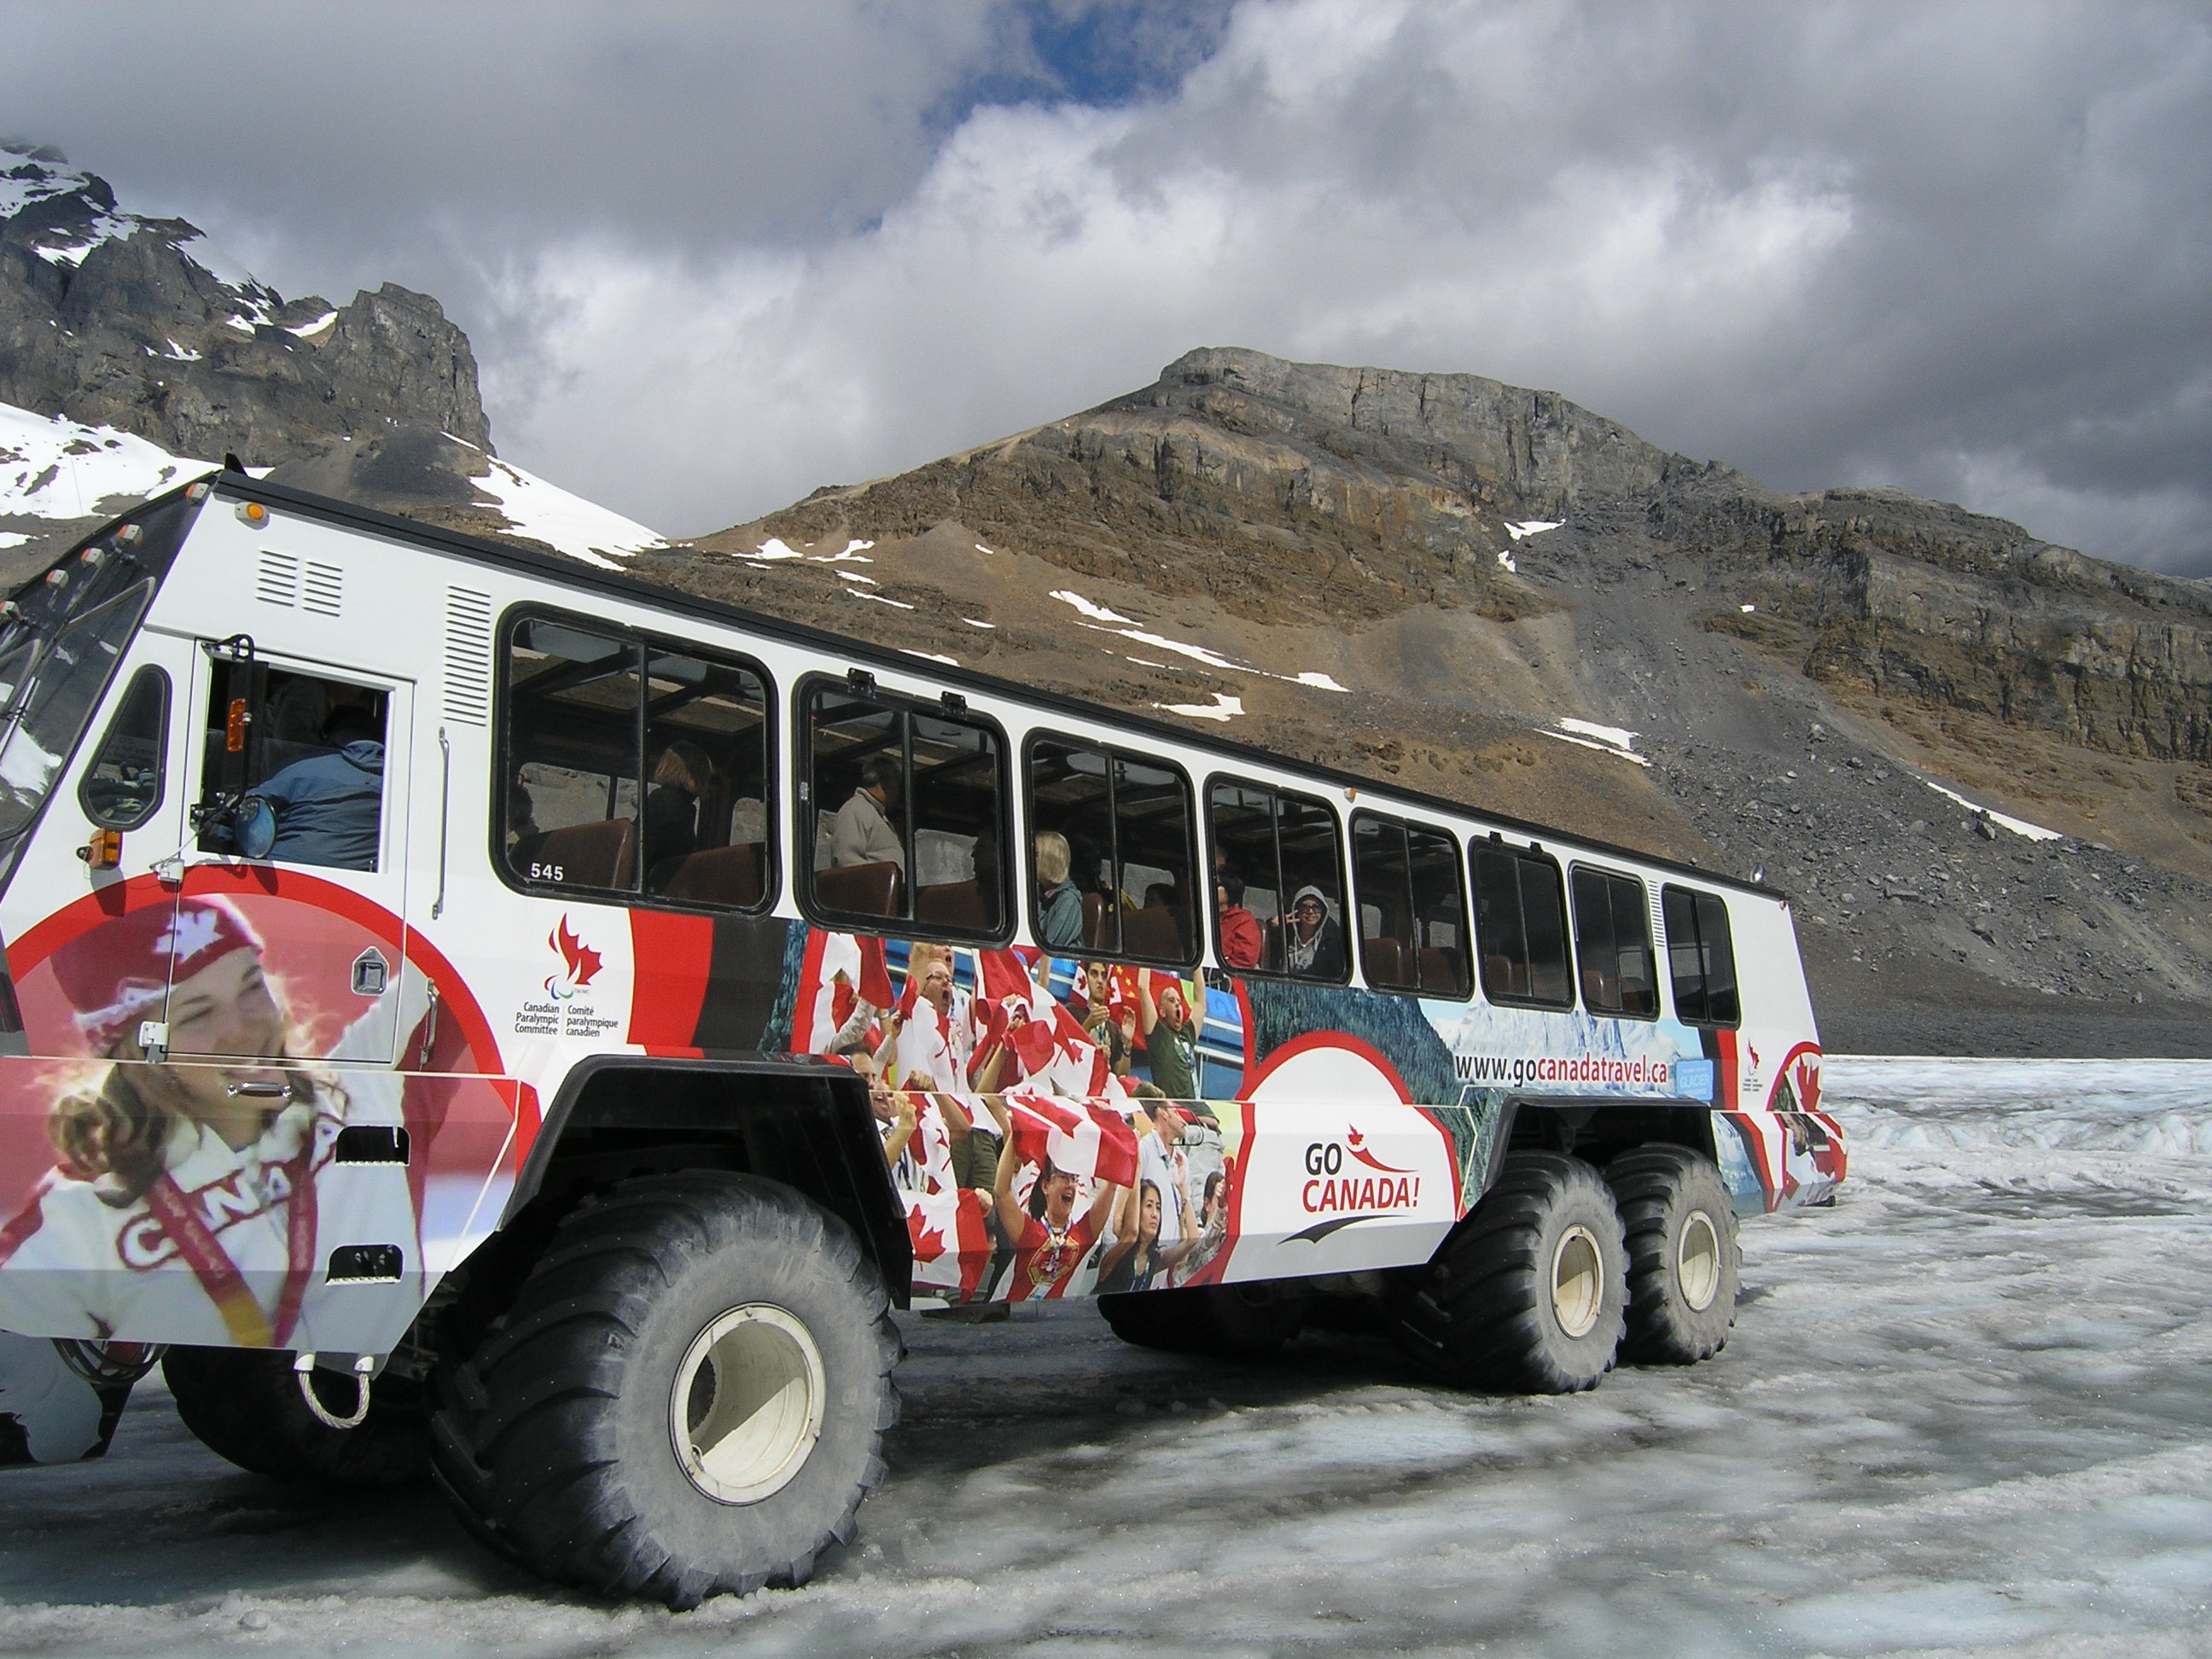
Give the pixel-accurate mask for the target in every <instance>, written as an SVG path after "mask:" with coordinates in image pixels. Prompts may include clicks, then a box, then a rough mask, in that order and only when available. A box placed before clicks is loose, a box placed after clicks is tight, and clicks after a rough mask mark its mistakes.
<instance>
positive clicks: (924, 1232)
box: [906, 1187, 991, 1301]
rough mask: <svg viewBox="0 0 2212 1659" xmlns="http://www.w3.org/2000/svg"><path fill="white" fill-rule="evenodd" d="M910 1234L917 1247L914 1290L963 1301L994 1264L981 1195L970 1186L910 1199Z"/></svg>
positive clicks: (913, 1196) (907, 1207)
mask: <svg viewBox="0 0 2212 1659" xmlns="http://www.w3.org/2000/svg"><path fill="white" fill-rule="evenodd" d="M906 1230H907V1235H908V1237H909V1238H911V1239H912V1240H913V1242H914V1285H915V1289H916V1290H924V1289H927V1290H929V1291H935V1292H937V1293H938V1294H940V1295H943V1296H945V1297H951V1298H953V1299H955V1300H959V1301H965V1300H966V1299H967V1298H968V1297H971V1296H973V1295H975V1287H976V1285H979V1284H981V1282H982V1278H983V1269H984V1268H986V1267H989V1266H990V1265H991V1235H990V1232H989V1231H988V1230H987V1229H986V1228H985V1226H984V1225H983V1199H982V1194H980V1193H978V1192H976V1191H975V1190H974V1189H973V1188H967V1187H948V1188H945V1189H943V1190H942V1191H939V1192H933V1193H909V1194H907V1195H906Z"/></svg>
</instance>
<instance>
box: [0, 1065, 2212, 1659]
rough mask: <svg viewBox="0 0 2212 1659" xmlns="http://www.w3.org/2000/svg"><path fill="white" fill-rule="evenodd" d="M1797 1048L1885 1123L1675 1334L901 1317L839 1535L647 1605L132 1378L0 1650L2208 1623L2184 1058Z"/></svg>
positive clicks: (2081, 1628)
mask: <svg viewBox="0 0 2212 1659" xmlns="http://www.w3.org/2000/svg"><path fill="white" fill-rule="evenodd" d="M1828 1086H1829V1091H1830V1093H1829V1103H1830V1104H1832V1105H1833V1106H1834V1107H1836V1109H1838V1111H1839V1112H1841V1113H1842V1114H1843V1115H1844V1116H1845V1117H1846V1118H1847V1119H1849V1120H1850V1121H1851V1122H1852V1123H1853V1124H1854V1126H1855V1127H1857V1129H1858V1131H1859V1132H1860V1133H1861V1134H1862V1135H1863V1137H1864V1138H1865V1140H1866V1142H1868V1143H1878V1142H1886V1143H1887V1144H1885V1145H1879V1146H1872V1147H1871V1149H1870V1150H1866V1151H1863V1152H1861V1153H1860V1154H1859V1155H1858V1156H1857V1158H1856V1159H1855V1167H1854V1171H1853V1180H1852V1182H1851V1183H1850V1186H1849V1187H1848V1188H1846V1191H1845V1194H1844V1199H1843V1201H1842V1202H1841V1203H1840V1204H1839V1205H1838V1206H1837V1207H1836V1208H1834V1209H1832V1210H1828V1211H1823V1212H1814V1213H1812V1214H1808V1215H1805V1216H1802V1217H1797V1218H1791V1219H1789V1220H1784V1221H1766V1222H1758V1223H1753V1224H1752V1225H1749V1226H1748V1227H1747V1229H1746V1231H1745V1236H1744V1242H1745V1256H1746V1266H1745V1282H1746V1286H1747V1288H1746V1291H1745V1297H1744V1303H1743V1306H1742V1310H1741V1318H1740V1320H1739V1322H1738V1324H1737V1328H1736V1333H1735V1338H1734V1340H1732V1341H1731V1342H1730V1343H1729V1346H1728V1348H1727V1349H1726V1351H1725V1352H1723V1353H1722V1354H1721V1355H1720V1356H1719V1357H1718V1358H1717V1359H1715V1360H1714V1361H1712V1362H1711V1363H1710V1364H1705V1365H1701V1366H1699V1367H1696V1368H1694V1369H1692V1370H1622V1371H1619V1372H1616V1373H1615V1374H1614V1375H1613V1376H1611V1377H1610V1378H1608V1379H1607V1382H1606V1384H1605V1386H1604V1387H1603V1388H1602V1389H1599V1390H1597V1391H1596V1392H1595V1393H1594V1394H1590V1395H1582V1396H1579V1397H1577V1398H1573V1399H1566V1400H1551V1399H1544V1400H1487V1399H1475V1398H1469V1397H1465V1396H1461V1395H1453V1394H1450V1393H1448V1392H1446V1391H1444V1390H1442V1389H1437V1388H1434V1387H1432V1386H1431V1385H1430V1384H1428V1383H1425V1382H1424V1381H1423V1380H1422V1379H1421V1378H1420V1377H1419V1376H1417V1375H1416V1374H1415V1373H1413V1371H1411V1370H1408V1369H1407V1366H1406V1365H1405V1364H1403V1362H1402V1361H1401V1360H1400V1359H1399V1358H1397V1357H1396V1356H1395V1354H1394V1352H1392V1351H1391V1349H1390V1348H1389V1346H1387V1345H1386V1344H1384V1343H1383V1342H1382V1341H1381V1340H1379V1339H1377V1338H1374V1337H1371V1336H1365V1335H1358V1334H1341V1335H1321V1336H1309V1337H1307V1338H1305V1339H1304V1340H1301V1341H1300V1343H1299V1344H1298V1345H1297V1346H1296V1347H1294V1348H1293V1349H1292V1350H1291V1352H1289V1353H1288V1354H1287V1355H1286V1356H1285V1358H1283V1359H1282V1360H1280V1361H1279V1362H1277V1363H1275V1364H1271V1365H1267V1366H1260V1367H1239V1366H1232V1365H1227V1364H1218V1363H1208V1362H1200V1361H1194V1360H1185V1359H1180V1358H1173V1357H1169V1356H1162V1355H1154V1354H1149V1353H1146V1352H1141V1351H1139V1350H1136V1349H1133V1348H1127V1347H1123V1346H1121V1345H1119V1344H1118V1343H1116V1342H1115V1340H1114V1339H1113V1338H1112V1336H1111V1335H1110V1334H1109V1333H1108V1332H1107V1331H1106V1329H1105V1328H1104V1327H1103V1325H1102V1324H1100V1323H1099V1322H1098V1321H1097V1319H1096V1317H1095V1316H1093V1315H1092V1314H1091V1313H1090V1312H1089V1311H1088V1310H1085V1309H1083V1308H1080V1307H1070V1308H1065V1309H1058V1310H1054V1311H1053V1312H1051V1313H1050V1314H1048V1315H1047V1316H1043V1317H1024V1316H1022V1315H1017V1316H1016V1317H1015V1319H1014V1320H1013V1321H1012V1322H1011V1323H1008V1324H1004V1325H999V1326H984V1327H967V1326H957V1325H948V1324H945V1323H942V1322H934V1321H929V1320H922V1319H915V1320H912V1321H909V1322H908V1324H907V1330H908V1342H909V1344H910V1345H911V1346H912V1350H913V1352H912V1356H911V1358H910V1359H909V1360H908V1364H907V1365H906V1367H905V1368H904V1370H903V1371H902V1383H903V1386H904V1387H905V1389H906V1390H907V1395H908V1411H907V1416H906V1420H905V1422H904V1423H903V1424H902V1426H901V1427H900V1428H899V1429H898V1430H897V1431H896V1432H895V1434H894V1436H893V1444H892V1446H891V1449H890V1455H891V1462H892V1468H893V1474H892V1475H891V1478H890V1481H889V1483H888V1484H887V1485H886V1486H885V1487H884V1490H883V1491H882V1492H879V1493H878V1495H877V1496H876V1497H875V1498H873V1499H872V1501H871V1502H870V1503H869V1504H868V1505H867V1506H866V1508H865V1509H864V1510H862V1512H861V1519H862V1532H861V1535H860V1539H859V1540H858V1541H856V1543H855V1545H854V1547H853V1548H852V1549H851V1550H850V1551H849V1552H848V1553H844V1554H843V1555H842V1556H841V1557H839V1558H837V1559H830V1560H828V1561H825V1563H824V1564H823V1570H822V1571H821V1573H820V1575H819V1577H817V1580H816V1581H815V1583H813V1584H812V1585H811V1586H810V1587H808V1588H807V1589H803V1590H799V1591H795V1592H784V1593H769V1594H766V1595H759V1596H756V1597H754V1598H751V1599H750V1600H749V1601H718V1602H714V1603H710V1604H708V1606H706V1607H702V1608H700V1609H698V1610H697V1611H696V1612H694V1613H687V1614H683V1615H680V1616H671V1615H669V1614H666V1613H659V1612H654V1611H648V1610H644V1609H640V1608H635V1607H608V1606H605V1605H601V1604H599V1603H594V1602H591V1601H585V1600H582V1599H580V1598H574V1597H569V1596H566V1595H561V1594H558V1593H556V1592H553V1591H550V1590H547V1589H544V1588H543V1587H541V1586H538V1585H537V1584H535V1583H533V1582H532V1581H531V1580H529V1579H527V1578H525V1577H521V1576H520V1575H519V1574H516V1573H514V1572H513V1571H510V1570H509V1569H507V1568H505V1567H503V1566H501V1565H498V1564H497V1563H495V1562H494V1561H492V1560H491V1559H489V1558H488V1557H486V1556H484V1555H483V1554H482V1553H479V1552H478V1551H477V1550H476V1549H475V1548H474V1547H472V1546H471V1545H470V1544H469V1543H468V1542H467V1541H465V1539H464V1538H463V1536H462V1535H461V1534H460V1532H459V1529H458V1528H456V1527H455V1526H454V1525H453V1522H451V1521H450V1520H448V1519H447V1516H445V1514H444V1512H443V1511H442V1510H441V1508H440V1506H439V1504H438V1503H437V1501H436V1500H435V1498H432V1497H429V1496H428V1495H421V1496H410V1497H403V1498H390V1499H384V1500H380V1501H376V1502H372V1503H368V1504H352V1505H349V1504H335V1503H330V1502H326V1501H322V1500H318V1499H315V1498H307V1497H302V1496H299V1495H295V1494H293V1493H290V1492H285V1491H283V1490H282V1489H279V1488H277V1487H276V1486H271V1485H269V1484H267V1483H265V1482H263V1481H261V1480H256V1479H254V1478H252V1477H250V1476H247V1475H244V1474H237V1473H234V1472H232V1471H230V1470H229V1469H228V1467H227V1466H226V1465H224V1464H222V1463H221V1462H218V1461H217V1460H216V1459H215V1458H214V1457H213V1456H211V1455H209V1454H207V1453H205V1452H203V1451H202V1450H200V1449H198V1448H197V1446H196V1445H195V1444H194V1443H192V1442H191V1440H190V1439H189V1438H188V1437H186V1436H185V1434H184V1432H183V1431H182V1430H181V1428H180V1427H179V1425H178V1424H177V1422H176V1419H175V1418H174V1416H173V1413H171V1412H170V1411H169V1409H168V1407H167V1401H166V1399H165V1398H164V1397H163V1396H162V1395H161V1394H160V1392H159V1389H158V1386H157V1385H149V1388H148V1389H147V1390H146V1391H145V1393H144V1395H143V1396H142V1398H141V1400H140V1401H138V1402H137V1404H136V1405H135V1406H134V1407H133V1408H132V1413H131V1416H129V1417H127V1418H126V1419H125V1423H124V1426H123V1429H122V1431H121V1433H120V1435H119V1436H118V1440H117V1443H116V1446H115V1449H114V1450H113V1451H112V1453H111V1454H110V1455H109V1456H108V1457H107V1459H106V1461H105V1462H100V1463H96V1464H92V1465H87V1466H83V1467H82V1468H74V1469H52V1470H34V1471H28V1472H16V1473H13V1474H9V1475H7V1476H5V1477H4V1478H0V1491H4V1492H5V1494H6V1498H5V1508H4V1510H0V1650H9V1651H21V1650H37V1651H40V1652H41V1653H83V1652H100V1653H125V1654H135V1653H179V1652H183V1653H193V1654H206V1653H229V1652H283V1653H303V1652H315V1653H319V1652H326V1651H327V1652H337V1651H341V1650H343V1651H344V1652H347V1653H358V1654H384V1653H414V1652H427V1651H431V1650H438V1651H455V1650H459V1651H465V1652H482V1653H486V1654H499V1655H532V1656H536V1655H549V1656H550V1655H562V1656H566V1655H582V1654H620V1655H662V1654H671V1655H673V1654H692V1653H705V1652H708V1651H714V1652H717V1653H724V1652H726V1653H735V1654H777V1655H786V1654H805V1655H837V1656H842V1655H848V1654H863V1653H867V1654H878V1655H887V1656H890V1655H921V1654H940V1653H963V1654H969V1653H984V1652H989V1653H1024V1654H1036V1655H1045V1654H1050V1655H1106V1654H1114V1655H1121V1654H1131V1653H1159V1654H1181V1653H1200V1652H1203V1653H1205V1654H1206V1655H1208V1656H1243V1655H1255V1654H1271V1655H1286V1654H1298V1653H1307V1652H1312V1653H1320V1652H1322V1651H1328V1652H1330V1653H1332V1654H1334V1653H1370V1652H1372V1653H1383V1652H1399V1653H1404V1652H1410V1653H1435V1654H1443V1653H1451V1654H1468V1653H1482V1654H1494V1655H1521V1654H1528V1655H1537V1654H1541V1655H1563V1656H1584V1655H1589V1656H1596V1655H1604V1656H1608V1659H1620V1656H1639V1659H1640V1656H1666V1655H1677V1654H1680V1655H1685V1656H1688V1655H1695V1656H1701V1659H1705V1656H1716V1659H1717V1656H1733V1655H1739V1654H1741V1655H1750V1654H1759V1655H1779V1656H1796V1655H1813V1654H1835V1655H1863V1654H1896V1653H1907V1652H1929V1651H1943V1652H1947V1653H1958V1654H1966V1653H1973V1654H1985V1655H1989V1656H1992V1659H1994V1656H1996V1655H2000V1654H2002V1655H2003V1656H2006V1659H2036V1656H2053V1659H2057V1656H2068V1659H2073V1656H2112V1659H2120V1656H2129V1659H2134V1656H2165V1655H2180V1654H2203V1653H2207V1652H2212V1636H2208V1634H2207V1632H2208V1629H2212V1611H2208V1603H2212V1439H2208V1430H2212V1391H2208V1390H2207V1389H2206V1388H2205V1386H2204V1378H2205V1368H2206V1365H2207V1363H2208V1362H2212V1218H2208V1206H2212V1158H2207V1157H2206V1156H2204V1155H2203V1153H2201V1152H2182V1151H2180V1150H2179V1141H2178V1140H2177V1139H2175V1137H2174V1134H2173V1133H2170V1132H2169V1131H2168V1130H2167V1129H2166V1128H2161V1127H2156V1126H2159V1125H2161V1124H2165V1123H2166V1122H2167V1121H2169V1120H2172V1121H2180V1122H2184V1123H2187V1124H2190V1125H2199V1124H2202V1123H2203V1122H2204V1121H2206V1120H2207V1118H2208V1117H2212V1107H2208V1104H2207V1098H2208V1095H2212V1065H2205V1064H2197V1065H2177V1064H2174V1063H2172V1062H2160V1063H2159V1064H2157V1065H2155V1066H2126V1065H2123V1064H2118V1063H2111V1062H2104V1063H2100V1065H2099V1066H2098V1067H2097V1069H2096V1070H2095V1071H2094V1072H2093V1073H2092V1072H2088V1071H2085V1070H2083V1069H2082V1068H2080V1067H2077V1066H2073V1065H2071V1064H2070V1063H2067V1062H2059V1063H2056V1064H2053V1063H2051V1062H1983V1063H1979V1064H1977V1063H1974V1062H1964V1061H1943V1062H1929V1061H1924V1060H1913V1061H1899V1060H1849V1059H1844V1060H1834V1061H1832V1062H1831V1065H1830V1067H1829V1075H1828ZM1938 1091H1940V1092H1938ZM2131 1126H2132V1128H2131ZM2131 1132H2132V1133H2137V1135H2138V1138H2139V1139H2140V1138H2141V1137H2142V1135H2143V1134H2144V1133H2148V1136H2149V1139H2148V1141H2147V1142H2146V1143H2145V1145H2146V1148H2147V1149H2144V1150H2131V1149H2130V1148H2131V1147H2132V1146H2133V1145H2134V1144H2135V1143H2133V1142H2130V1140H2129V1139H2128V1136H2129V1135H2130V1133H2131ZM1909 1142H1910V1143H1914V1144H1907V1143H1909ZM2094 1142H2102V1143H2103V1144H2091V1143H2094ZM2191 1144H2192V1145H2195V1146H2203V1144H2204V1143H2203V1140H2202V1139H2197V1138H2196V1131H2195V1129H2194V1128H2192V1129H2191Z"/></svg>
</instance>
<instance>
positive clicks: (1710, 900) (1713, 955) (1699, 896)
mask: <svg viewBox="0 0 2212 1659" xmlns="http://www.w3.org/2000/svg"><path fill="white" fill-rule="evenodd" d="M1659 904H1660V911H1661V915H1662V919H1663V920H1664V921H1665V922H1666V925H1667V969H1668V978H1669V979H1671V980H1672V981H1674V1018H1677V1019H1679V1020H1681V1021H1682V1022H1683V1023H1684V1024H1690V1025H1735V1024H1738V1023H1739V1022H1740V1021H1741V1019H1742V1018H1743V1007H1742V1000H1741V998H1740V997H1739V996H1738V995H1737V993H1736V978H1735V941H1734V939H1732V937H1731V936H1730V934H1729V919H1728V902H1727V901H1726V900H1725V899H1723V898H1722V897H1721V896H1720V895H1719V894H1717V893H1699V892H1693V891H1692V890H1690V889H1688V888H1686V887H1664V888H1662V889H1661V890H1660V892H1659Z"/></svg>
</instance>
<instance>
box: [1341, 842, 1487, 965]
mask: <svg viewBox="0 0 2212 1659" xmlns="http://www.w3.org/2000/svg"><path fill="white" fill-rule="evenodd" d="M1352 873H1353V877H1354V886H1355V888H1356V890H1357V891H1358V897H1359V951H1360V961H1361V964H1362V965H1363V967H1364V969H1365V970H1366V974H1367V982H1368V983H1369V984H1370V985H1372V986H1374V987H1376V988H1377V989H1380V990H1385V991H1418V992H1419V993H1421V994H1423V995H1425V996H1432V997H1440V998H1441V997H1452V998H1458V999H1464V998H1465V997H1466V995H1467V994H1468V978H1467V946H1466V939H1467V902H1466V899H1465V896H1464V894H1463V893H1462V888H1461V884H1460V874H1459V844H1458V843H1457V842H1455V840H1454V839H1453V838H1452V837H1451V836H1450V835H1449V833H1447V832H1446V831H1444V830H1441V829H1431V828H1430V827H1428V826H1427V825H1425V824H1419V823H1401V822H1400V821H1399V820H1397V819H1395V818H1384V817H1376V815H1375V814H1373V813H1371V812H1358V813H1354V814H1353V815H1352Z"/></svg>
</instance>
